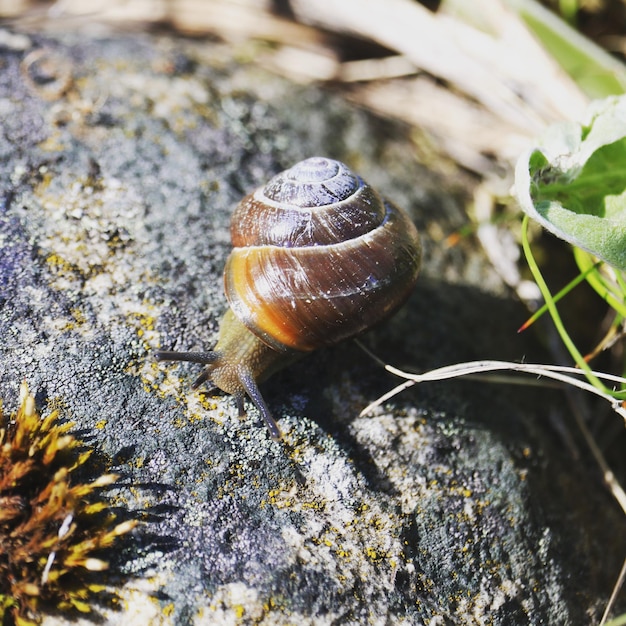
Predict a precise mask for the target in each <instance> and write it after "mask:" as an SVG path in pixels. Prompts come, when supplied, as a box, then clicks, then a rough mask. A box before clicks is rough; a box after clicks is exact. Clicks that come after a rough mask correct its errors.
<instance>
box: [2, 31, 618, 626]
mask: <svg viewBox="0 0 626 626" xmlns="http://www.w3.org/2000/svg"><path fill="white" fill-rule="evenodd" d="M3 41H5V42H6V41H7V39H6V38H4V39H3ZM19 41H20V42H22V43H21V44H20V45H15V46H12V45H11V44H10V43H9V44H6V43H5V44H4V45H5V47H4V48H2V49H1V50H0V114H1V122H0V351H1V352H0V354H1V367H0V395H1V396H2V397H3V398H4V401H5V406H6V408H7V409H12V408H14V407H15V405H16V397H17V391H18V386H19V383H20V381H21V380H22V379H26V380H27V381H28V383H29V384H30V387H31V389H32V390H33V391H34V392H35V394H36V398H37V401H38V402H39V404H40V406H41V408H42V410H43V411H44V413H45V412H46V410H47V409H46V407H49V406H50V405H53V406H56V407H61V408H62V410H63V414H64V415H65V416H66V417H67V419H71V420H73V421H74V422H75V423H76V430H77V432H79V433H80V434H81V436H82V437H83V438H84V439H86V440H87V441H88V442H89V444H90V445H91V446H93V447H94V448H95V450H96V451H97V453H98V456H99V457H100V458H102V459H105V460H106V464H107V466H108V467H107V469H108V468H110V469H111V470H113V471H117V472H119V473H121V475H122V477H123V478H122V486H121V487H119V488H118V489H116V490H114V491H111V495H112V497H114V498H115V502H116V503H117V504H119V505H120V506H121V507H123V508H126V509H128V510H130V511H131V512H135V513H133V514H136V515H138V516H140V517H141V519H142V520H143V521H144V522H145V523H144V524H143V525H142V526H140V527H139V528H138V530H137V531H136V532H135V535H134V538H133V541H132V542H131V544H130V547H128V546H127V547H126V549H125V550H124V551H122V552H119V553H115V554H112V555H109V558H110V559H112V565H113V567H112V570H111V571H110V573H109V574H107V575H106V576H105V577H104V578H103V581H104V582H108V583H111V582H112V583H116V581H117V583H118V584H119V585H121V587H120V593H121V594H122V597H123V599H124V602H123V603H122V605H121V610H120V611H117V612H116V611H111V610H109V609H107V608H106V607H105V608H103V609H102V615H103V617H104V620H105V622H107V623H111V624H113V623H124V624H125V625H127V624H129V623H137V624H148V623H150V624H198V625H201V624H202V625H205V624H206V625H209V624H210V625H216V624H263V625H269V624H281V625H282V624H299V625H301V626H302V625H304V624H323V625H325V624H348V625H350V624H359V625H362V624H377V625H378V624H380V625H382V624H390V625H393V624H428V625H430V626H435V625H437V626H439V625H443V624H481V625H482V624H490V625H514V624H550V625H553V626H554V625H559V624H563V625H566V624H567V625H577V624H589V623H591V622H592V621H593V620H594V619H596V620H597V617H598V615H599V613H600V612H601V610H602V607H603V604H604V602H605V601H606V599H607V597H608V594H609V592H610V588H611V585H612V583H613V581H614V580H615V577H616V574H617V571H618V568H619V564H620V562H621V558H622V557H623V554H624V549H625V547H626V532H625V529H624V525H623V523H622V520H621V518H620V516H619V512H618V511H617V510H616V507H615V506H614V505H613V503H612V501H611V498H610V496H609V495H608V494H607V493H606V492H605V491H604V490H603V488H601V483H600V479H599V476H598V473H597V471H596V470H595V468H594V466H593V464H592V463H591V462H590V461H589V460H588V458H587V453H586V451H585V449H584V446H581V445H580V443H579V442H577V441H576V439H575V437H574V441H573V444H572V445H573V446H574V447H568V446H566V445H565V444H564V443H563V440H562V438H561V437H560V435H559V434H558V433H557V432H556V431H555V430H554V429H553V428H552V426H551V423H552V422H551V420H550V418H551V417H554V416H555V415H559V414H560V415H561V417H562V419H563V420H564V421H565V423H566V424H570V423H571V422H570V421H569V417H568V414H567V407H566V405H565V403H564V401H563V398H562V397H561V396H560V395H557V394H556V393H555V394H554V395H552V394H551V393H548V392H546V391H536V390H535V389H534V388H527V389H523V390H522V391H520V390H519V388H512V387H509V386H504V385H486V384H485V383H481V382H477V381H471V382H470V381H464V382H459V381H456V382H442V383H438V384H436V385H435V384H432V385H424V386H422V387H420V388H418V389H414V390H411V391H407V392H405V393H404V394H402V395H401V396H398V397H397V398H395V399H394V400H393V401H391V402H389V403H388V404H386V405H385V406H384V408H383V409H380V410H378V411H376V412H375V414H374V415H372V416H368V417H358V414H359V411H360V409H361V408H363V407H364V406H365V405H366V404H368V403H369V402H370V401H371V400H373V399H375V398H376V397H377V396H378V395H380V394H381V393H383V392H384V391H386V390H387V389H389V388H390V387H391V386H393V385H394V384H396V380H395V379H393V378H392V377H391V376H390V375H388V374H385V373H384V372H383V371H382V370H381V367H380V366H379V365H378V364H377V363H375V362H374V361H372V360H370V359H369V358H368V357H366V356H364V354H363V352H362V351H361V350H360V349H359V347H358V346H357V345H355V344H354V343H353V342H349V343H346V344H342V345H340V346H337V347H336V348H333V349H327V350H324V351H319V352H317V353H315V354H313V355H312V356H310V357H307V358H306V359H304V360H301V361H299V362H298V363H296V364H295V365H292V366H291V367H290V368H288V369H285V370H283V371H282V372H280V373H279V374H277V375H276V376H274V377H273V378H272V379H271V380H270V381H268V382H267V383H266V384H265V385H264V386H263V390H264V393H265V395H266V399H267V400H268V403H269V404H270V406H271V409H272V411H273V413H274V415H275V416H276V417H277V419H278V420H279V423H280V426H281V428H282V430H283V432H284V441H282V442H276V441H272V440H271V439H270V438H269V436H268V432H267V430H266V428H265V426H264V425H263V424H262V423H261V421H260V419H259V416H258V414H257V413H256V412H255V410H254V409H252V408H250V410H249V414H248V416H247V418H246V419H244V420H240V419H239V418H238V416H237V411H236V407H235V406H234V403H233V402H232V400H231V399H229V398H228V397H226V396H223V395H219V394H218V395H214V394H207V393H203V392H193V391H191V389H190V383H191V381H192V380H193V377H194V376H195V375H197V373H198V370H199V368H198V366H194V365H191V364H184V365H174V364H158V363H156V362H155V361H154V359H153V358H151V351H152V350H154V349H156V348H164V349H179V350H191V349H209V348H210V347H211V346H212V344H213V343H214V342H215V340H216V335H217V329H218V325H219V319H220V317H221V315H222V314H223V312H224V310H225V307H226V303H225V298H224V295H223V290H222V278H221V273H222V270H223V266H224V261H225V258H226V256H227V254H228V252H229V246H230V243H229V235H228V224H229V216H230V214H231V212H232V210H233V207H234V206H235V204H236V202H237V201H238V200H239V199H240V198H241V196H242V195H243V194H244V193H246V192H248V191H250V190H251V189H253V188H254V187H255V186H257V185H259V184H261V183H263V182H265V181H266V180H268V179H269V178H270V177H271V176H272V175H273V174H275V173H276V172H278V171H280V170H281V169H284V168H285V167H288V166H289V165H291V164H293V163H295V162H296V161H298V160H300V159H302V158H304V157H307V156H312V155H316V154H322V155H327V156H331V157H334V158H338V159H341V160H344V161H346V162H347V163H348V164H349V165H350V166H351V167H352V168H353V169H354V170H356V171H358V172H359V173H360V174H361V175H362V176H363V177H364V178H365V179H366V180H368V181H369V182H370V183H371V184H373V185H374V186H376V187H377V188H379V189H380V190H381V191H382V192H383V193H384V194H386V195H387V196H389V198H390V199H391V200H392V201H394V202H396V203H397V204H399V205H402V206H404V207H406V208H407V210H408V211H410V213H411V215H412V217H413V219H414V220H415V222H416V223H417V224H418V226H419V227H420V229H421V232H422V235H423V239H424V248H425V253H424V268H423V272H422V276H421V278H420V281H419V285H418V288H417V289H416V291H415V294H414V295H413V296H412V297H411V298H410V300H409V301H408V303H407V305H406V306H405V307H404V308H403V309H402V311H401V312H400V313H399V314H398V315H397V316H396V317H394V318H393V320H391V321H390V322H388V323H386V324H384V325H382V326H380V327H379V328H377V329H375V330H374V331H372V332H371V333H369V334H368V335H367V336H365V338H364V341H365V343H366V344H367V345H368V346H369V347H370V348H372V349H373V350H374V351H376V352H377V353H378V354H379V355H380V356H381V357H382V358H384V359H386V360H387V361H389V362H392V363H393V364H395V365H399V366H406V367H411V368H415V369H418V370H422V369H426V368H430V367H435V366H439V365H444V364H450V363H454V362H458V361H463V360H468V359H475V358H507V359H512V360H520V359H524V358H525V359H527V360H532V359H533V358H541V357H540V356H537V354H536V353H537V351H536V348H535V347H533V345H532V341H531V339H530V338H529V337H524V336H521V337H520V336H517V335H516V332H515V331H516V328H517V327H518V326H519V324H520V323H521V321H523V319H524V311H523V310H522V308H521V306H519V305H518V304H517V303H516V302H515V301H514V300H513V299H512V298H511V297H510V296H509V295H508V294H507V292H506V290H505V289H504V287H503V286H502V285H501V284H500V282H499V280H498V278H497V276H496V275H495V273H494V272H493V271H492V270H491V269H490V267H489V265H488V263H487V261H486V260H485V258H484V256H483V255H482V254H481V252H480V251H479V249H478V245H477V243H476V242H475V241H474V240H473V239H472V238H471V237H470V238H468V239H466V240H465V241H463V242H462V243H461V244H460V245H459V246H457V247H455V248H452V249H449V248H446V247H445V246H444V245H443V243H442V240H443V238H444V236H445V234H447V233H450V232H453V231H454V230H455V229H456V228H458V227H460V226H461V225H462V224H463V223H464V218H463V210H462V204H461V202H460V200H459V194H460V192H461V190H460V188H459V187H458V186H457V183H455V178H454V177H453V176H450V177H447V176H445V175H443V174H432V173H429V171H428V169H427V168H425V167H424V166H423V165H421V164H420V163H419V162H418V161H417V159H416V157H415V156H414V155H415V153H416V149H415V146H414V145H413V144H412V142H411V141H410V139H409V138H408V135H409V133H407V129H406V128H404V127H402V126H398V125H395V124H393V123H390V122H385V121H381V120H379V119H375V118H373V117H370V116H369V115H367V114H366V113H364V112H363V111H360V110H358V109H356V108H354V107H352V106H350V105H348V104H346V103H345V102H344V101H342V100H341V99H339V98H338V97H336V96H333V95H331V94H329V93H327V92H325V91H323V90H319V89H315V88H303V87H298V86H294V85H291V84H288V83H286V82H284V81H282V80H279V79H277V78H276V77H272V76H270V75H268V74H266V73H264V72H263V71H262V70H260V69H259V68H258V67H256V66H255V65H254V64H253V63H248V64H246V63H243V62H241V61H238V62H236V61H235V60H234V59H233V58H232V57H233V55H232V52H231V51H230V50H229V49H228V47H225V46H221V45H218V44H211V43H202V42H186V41H184V40H173V39H170V38H166V37H151V36H147V35H145V36H144V35H138V34H132V35H118V36H108V37H104V36H103V37H101V38H95V37H94V36H93V35H88V34H78V33H76V34H65V35H58V34H57V35H41V34H39V35H36V34H30V35H28V36H27V38H26V39H20V40H19ZM39 50H41V51H42V52H34V51H39ZM33 55H34V56H33ZM468 132H471V129H468ZM440 171H443V168H440ZM576 451H577V452H578V456H576V454H575V452H576ZM103 576H104V575H103ZM58 619H59V618H58V617H55V618H51V619H50V620H49V623H53V622H56V621H57V620H58Z"/></svg>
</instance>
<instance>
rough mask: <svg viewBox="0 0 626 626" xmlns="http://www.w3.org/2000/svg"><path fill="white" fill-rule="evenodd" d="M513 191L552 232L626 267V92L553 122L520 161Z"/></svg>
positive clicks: (622, 267) (597, 255) (619, 265)
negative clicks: (574, 118)
mask: <svg viewBox="0 0 626 626" xmlns="http://www.w3.org/2000/svg"><path fill="white" fill-rule="evenodd" d="M514 193H515V196H516V197H517V200H518V202H519V203H520V205H521V206H522V209H523V210H524V211H525V212H526V213H527V214H528V215H529V216H530V217H532V218H533V219H535V220H536V221H538V222H539V223H540V224H541V225H542V226H544V228H546V229H547V230H549V231H550V232H551V233H553V234H555V235H556V236H557V237H560V238H561V239H565V240H566V241H568V242H569V243H571V244H572V245H575V246H578V247H579V248H582V249H584V250H587V251H588V252H590V253H591V254H593V255H594V256H596V257H598V258H599V259H602V260H603V261H606V262H607V263H610V264H611V265H613V266H615V267H617V268H618V269H621V270H626V96H619V97H617V96H614V97H610V98H607V99H606V100H600V101H596V102H594V103H592V105H591V106H590V107H589V109H588V110H587V112H586V114H585V120H584V121H583V122H582V123H581V124H577V123H574V122H564V123H561V124H556V125H553V126H551V127H549V128H548V129H547V131H546V132H545V133H544V135H543V136H542V137H541V139H540V141H539V145H538V146H537V147H536V148H534V149H532V150H530V151H528V152H527V153H525V154H523V155H522V156H521V158H520V160H519V161H518V163H517V167H516V170H515V191H514Z"/></svg>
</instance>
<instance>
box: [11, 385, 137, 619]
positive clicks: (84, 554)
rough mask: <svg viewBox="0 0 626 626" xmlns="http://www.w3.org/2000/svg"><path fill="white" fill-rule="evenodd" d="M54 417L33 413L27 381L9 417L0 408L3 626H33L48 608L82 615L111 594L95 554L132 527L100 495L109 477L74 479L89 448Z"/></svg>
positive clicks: (112, 478)
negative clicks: (27, 625)
mask: <svg viewBox="0 0 626 626" xmlns="http://www.w3.org/2000/svg"><path fill="white" fill-rule="evenodd" d="M58 417H59V412H58V411H57V410H55V411H52V412H51V413H50V414H49V415H48V416H47V417H45V418H42V417H41V416H40V415H39V413H38V412H37V410H36V408H35V400H34V398H33V396H32V395H31V394H30V393H29V390H28V386H27V385H26V383H23V384H22V386H21V389H20V406H19V409H18V410H17V413H15V415H13V416H11V417H9V416H7V415H5V413H4V412H3V411H2V410H1V408H0V546H2V550H1V551H0V624H2V625H3V626H11V625H13V624H17V625H26V624H37V623H39V622H40V621H41V617H42V614H43V613H44V612H47V611H64V612H70V613H71V612H80V613H89V612H91V610H92V604H93V601H94V600H96V599H103V598H105V597H108V598H110V599H112V598H113V597H114V596H113V594H111V593H110V592H108V591H107V589H106V587H105V586H104V585H103V584H102V574H101V572H102V570H105V569H107V567H108V563H107V561H106V560H103V558H102V556H103V554H104V551H105V549H107V548H110V547H111V546H112V545H113V544H114V543H115V542H116V540H117V539H118V538H119V537H120V536H122V535H125V534H126V533H128V532H129V531H131V530H132V529H133V528H134V527H135V525H136V521H134V520H129V521H123V522H119V521H118V520H117V519H116V516H115V514H114V513H113V512H112V510H111V509H110V506H109V503H108V502H107V501H106V500H104V499H103V498H102V496H101V495H100V493H101V491H102V488H103V487H106V486H108V485H111V484H112V483H113V482H115V480H116V478H117V477H116V476H115V475H114V474H101V475H99V476H98V477H97V478H96V479H95V480H92V481H90V482H81V481H80V480H79V479H78V478H77V474H78V472H77V469H78V468H80V467H81V466H85V464H86V462H87V461H88V459H89V458H90V456H91V452H92V451H91V450H88V449H86V448H85V446H84V444H83V443H82V442H81V441H79V440H78V439H76V438H75V437H74V436H73V435H71V434H70V433H69V430H70V428H71V427H72V424H70V423H59V421H58ZM83 469H85V467H83ZM87 473H88V472H81V474H87Z"/></svg>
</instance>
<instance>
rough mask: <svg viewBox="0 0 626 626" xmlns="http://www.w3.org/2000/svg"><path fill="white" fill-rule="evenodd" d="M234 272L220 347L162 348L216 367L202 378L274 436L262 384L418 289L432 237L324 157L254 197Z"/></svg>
mask: <svg viewBox="0 0 626 626" xmlns="http://www.w3.org/2000/svg"><path fill="white" fill-rule="evenodd" d="M231 238H232V244H233V250H232V252H231V253H230V255H229V257H228V259H227V261H226V267H225V269H224V288H225V292H226V298H227V300H228V303H229V305H230V308H229V309H228V310H227V311H226V313H225V315H224V317H223V318H222V321H221V324H220V331H219V336H218V341H217V344H216V346H215V348H214V349H213V350H212V351H210V352H172V351H164V350H159V351H157V352H156V353H155V358H156V359H157V360H160V361H190V362H193V363H200V364H202V365H206V367H205V368H204V370H203V371H202V372H201V374H200V376H199V377H198V378H197V379H196V380H195V381H194V383H193V385H192V387H193V388H194V389H195V388H197V387H199V386H200V385H202V384H203V383H205V382H210V383H211V384H212V385H213V386H214V387H217V388H219V389H221V390H222V391H224V392H226V393H229V394H232V395H233V396H234V398H235V400H236V402H237V406H238V408H239V415H240V416H243V415H244V414H245V410H244V398H245V396H246V395H247V396H248V397H249V398H250V400H251V401H252V403H253V404H254V405H255V406H256V408H257V409H258V410H259V412H260V414H261V416H262V417H263V419H264V420H265V423H266V424H267V426H268V428H269V431H270V434H271V436H272V437H273V438H275V439H277V438H279V437H280V430H279V428H278V425H277V424H276V421H275V420H274V418H273V417H272V414H271V413H270V410H269V409H268V407H267V405H266V403H265V401H264V399H263V396H262V395H261V392H260V391H259V388H258V383H259V382H262V381H263V380H265V379H267V378H268V377H269V376H270V375H271V374H273V373H274V372H276V371H277V370H278V369H280V368H282V367H284V366H285V365H287V364H289V363H290V362H292V361H294V360H295V359H296V358H298V357H299V356H302V355H304V354H306V353H307V352H310V351H312V350H315V349H317V348H320V347H323V346H330V345H333V344H336V343H338V342H340V341H342V340H344V339H347V338H349V337H354V336H355V335H357V334H359V333H361V332H363V331H364V330H366V329H368V328H370V327H371V326H373V325H375V324H377V323H378V322H380V321H381V320H383V319H385V318H386V317H388V316H389V315H390V314H391V313H392V312H394V311H395V310H396V309H397V308H398V307H399V306H400V305H401V304H402V303H403V302H404V301H405V300H406V298H407V297H408V295H409V294H410V292H411V291H412V289H413V286H414V284H415V281H416V279H417V274H418V271H419V266H420V259H421V245H420V241H419V236H418V233H417V229H416V228H415V226H414V224H413V222H412V221H411V220H410V218H409V217H408V215H407V214H406V213H405V212H404V211H402V210H400V209H398V208H397V207H395V206H394V205H393V204H391V203H390V202H388V201H387V200H385V199H383V198H382V197H381V196H380V195H379V194H378V193H377V192H376V191H374V189H372V187H370V186H369V185H368V184H367V183H366V182H364V181H363V180H362V179H361V178H360V177H359V176H357V175H355V174H353V173H352V172H351V171H350V170H349V169H348V167H347V166H346V165H344V164H343V163H341V162H339V161H334V160H332V159H328V158H323V157H313V158H309V159H306V160H304V161H301V162H300V163H297V164H296V165H294V166H293V167H291V168H290V169H288V170H286V171H284V172H282V173H280V174H277V175H276V176H274V178H272V179H271V180H270V181H269V182H268V183H267V185H265V186H264V187H261V188H259V189H257V190H256V191H254V192H253V193H251V194H250V195H248V196H246V197H245V198H244V199H243V200H242V201H241V202H240V203H239V205H238V206H237V207H236V209H235V211H234V213H233V216H232V221H231Z"/></svg>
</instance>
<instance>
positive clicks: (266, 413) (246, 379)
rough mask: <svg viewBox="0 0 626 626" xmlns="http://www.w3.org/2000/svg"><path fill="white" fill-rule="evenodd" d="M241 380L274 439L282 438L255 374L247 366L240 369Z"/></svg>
mask: <svg viewBox="0 0 626 626" xmlns="http://www.w3.org/2000/svg"><path fill="white" fill-rule="evenodd" d="M239 380H240V382H241V384H242V385H243V388H244V389H245V390H246V393H247V394H248V397H249V398H250V400H252V404H254V406H255V407H256V408H257V409H258V411H259V413H260V414H261V417H262V418H263V420H264V421H265V423H266V424H267V427H268V428H269V431H270V434H271V436H272V439H280V429H279V428H278V424H277V423H276V420H275V419H274V418H273V417H272V414H271V412H270V410H269V409H268V407H267V404H265V400H264V399H263V396H262V395H261V392H260V391H259V388H258V387H257V384H256V381H255V380H254V376H252V372H250V370H248V369H247V368H241V369H240V371H239ZM242 405H243V402H242ZM244 414H245V411H244ZM240 415H241V407H240Z"/></svg>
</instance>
